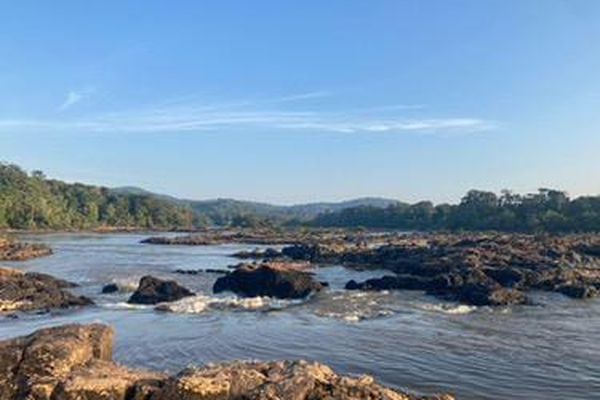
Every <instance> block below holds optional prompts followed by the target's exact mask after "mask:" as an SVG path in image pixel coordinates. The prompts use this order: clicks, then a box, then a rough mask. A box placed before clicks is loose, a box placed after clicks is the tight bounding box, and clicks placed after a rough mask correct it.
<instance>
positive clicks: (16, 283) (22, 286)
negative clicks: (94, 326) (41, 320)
mask: <svg viewBox="0 0 600 400" xmlns="http://www.w3.org/2000/svg"><path fill="white" fill-rule="evenodd" d="M73 286H74V284H71V283H69V282H66V281H63V280H61V279H55V278H53V277H51V276H50V275H46V274H38V273H32V272H27V273H24V272H22V271H19V270H15V269H9V268H0V312H2V313H3V312H9V313H10V312H15V311H38V312H47V311H49V310H51V309H55V308H67V307H75V306H85V305H91V304H94V303H93V302H92V300H90V299H88V298H87V297H83V296H75V295H73V294H71V293H70V292H68V291H66V290H64V289H65V288H70V287H73Z"/></svg>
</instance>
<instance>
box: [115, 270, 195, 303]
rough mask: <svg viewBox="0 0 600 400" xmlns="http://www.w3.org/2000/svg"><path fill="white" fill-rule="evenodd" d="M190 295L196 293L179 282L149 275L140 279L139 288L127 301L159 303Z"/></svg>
mask: <svg viewBox="0 0 600 400" xmlns="http://www.w3.org/2000/svg"><path fill="white" fill-rule="evenodd" d="M188 296H194V293H193V292H192V291H190V290H188V289H186V288H184V287H183V286H181V285H179V284H178V283H177V282H175V281H168V280H162V279H158V278H155V277H153V276H149V275H147V276H144V277H142V279H140V284H139V286H138V288H137V290H136V291H135V292H134V293H133V294H132V295H131V297H130V298H129V300H128V301H127V302H128V303H130V304H158V303H164V302H169V301H177V300H180V299H183V298H184V297H188Z"/></svg>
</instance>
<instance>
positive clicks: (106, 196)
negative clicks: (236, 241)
mask: <svg viewBox="0 0 600 400" xmlns="http://www.w3.org/2000/svg"><path fill="white" fill-rule="evenodd" d="M195 223H196V216H195V214H194V212H193V211H192V210H191V209H189V208H188V207H183V206H181V205H177V204H173V203H172V202H169V201H166V200H162V199H158V198H156V197H154V196H149V195H130V194H117V193H114V192H112V191H111V190H110V189H108V188H104V187H98V186H90V185H83V184H79V183H73V184H70V183H65V182H61V181H58V180H52V179H47V178H46V176H45V175H44V174H43V173H42V172H41V171H34V172H32V173H31V174H28V173H27V172H26V171H24V170H23V169H21V168H20V167H19V166H17V165H13V164H6V163H0V229H92V228H100V227H123V228H127V227H130V228H133V227H135V228H148V229H171V228H188V227H192V226H193V225H194V224H195Z"/></svg>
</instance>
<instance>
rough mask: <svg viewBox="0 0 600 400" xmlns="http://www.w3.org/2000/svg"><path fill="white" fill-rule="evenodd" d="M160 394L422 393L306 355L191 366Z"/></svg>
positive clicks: (381, 396)
mask: <svg viewBox="0 0 600 400" xmlns="http://www.w3.org/2000/svg"><path fill="white" fill-rule="evenodd" d="M158 397H159V398H165V399H223V400H234V399H251V400H272V399H281V400H317V399H332V400H333V399H335V400H363V399H364V400H366V399H377V400H416V399H418V398H420V399H432V400H433V399H448V400H452V399H453V397H452V396H448V395H446V396H445V397H438V396H433V397H417V396H412V395H409V394H406V393H401V392H398V391H394V390H392V389H389V388H386V387H383V386H380V385H378V384H376V383H375V381H374V379H373V378H372V377H370V376H362V377H357V378H350V377H344V376H339V375H337V374H336V373H335V372H334V371H332V370H331V368H329V367H328V366H326V365H323V364H320V363H316V362H306V361H279V362H267V363H241V362H234V363H230V364H218V365H211V366H208V367H205V368H200V369H188V370H186V371H184V372H182V373H181V374H180V375H178V376H177V377H174V378H172V379H171V380H169V381H168V382H167V384H166V385H165V388H164V389H163V390H162V392H160V394H159V396H158Z"/></svg>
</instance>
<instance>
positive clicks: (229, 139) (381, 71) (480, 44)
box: [0, 0, 600, 203]
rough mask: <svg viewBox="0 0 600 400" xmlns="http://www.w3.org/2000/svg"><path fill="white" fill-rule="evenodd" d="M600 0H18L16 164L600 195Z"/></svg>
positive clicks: (197, 179) (179, 188)
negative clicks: (541, 190) (553, 190)
mask: <svg viewBox="0 0 600 400" xmlns="http://www.w3.org/2000/svg"><path fill="white" fill-rule="evenodd" d="M598 43H600V2H597V1H595V0H589V1H577V0H571V1H559V0H554V1H553V0H540V1H534V0H514V1H508V0H501V1H493V0H488V1H478V0H472V1H459V0H448V1H423V0H419V1H416V0H415V1H399V0H393V1H379V0H374V1H358V0H328V1H317V0H302V1H274V0H273V1H267V0H263V1H252V2H250V1H227V0H219V1H199V0H198V1H183V0H178V1H166V0H165V1H145V0H144V1H142V0H140V1H116V0H114V1H89V2H82V1H58V0H56V1H51V2H50V1H48V2H40V1H25V0H19V1H13V2H2V3H0V160H4V161H9V162H15V163H18V164H20V165H22V166H23V167H25V168H26V169H29V170H31V169H42V170H44V171H45V172H46V173H47V174H48V175H50V176H52V177H57V178H61V179H66V180H69V181H83V182H89V183H97V184H103V185H107V186H121V185H137V186H142V187H145V188H147V189H150V190H155V191H159V192H164V193H169V194H173V195H178V196H182V197H187V198H198V199H203V198H214V197H234V198H240V199H253V200H264V201H271V202H276V203H296V202H305V201H316V200H340V199H346V198H352V197H359V196H386V197H393V198H399V199H403V200H407V201H415V200H419V199H432V200H434V201H435V202H442V201H457V200H459V199H460V197H461V195H462V194H464V192H466V191H467V190H468V189H470V188H480V189H489V190H495V191H498V190H500V189H503V188H512V189H514V190H516V191H521V192H523V191H532V190H535V189H536V188H538V187H554V188H560V189H564V190H567V191H568V192H569V193H571V194H572V195H580V194H588V193H593V194H598V193H600V178H598V176H600V174H599V173H600V162H599V161H598V153H599V151H600V112H599V111H600V75H599V71H600V50H599V49H600V48H599V47H598Z"/></svg>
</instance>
